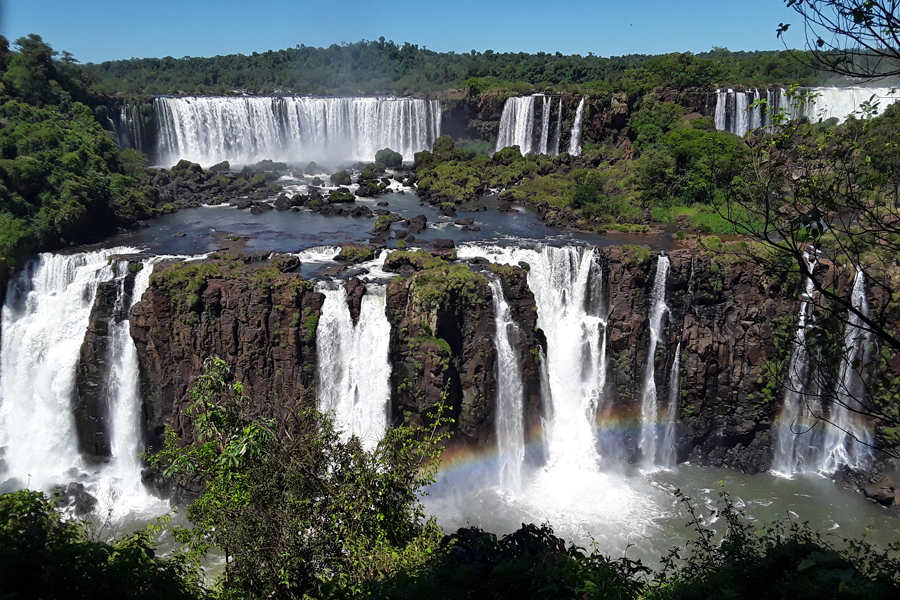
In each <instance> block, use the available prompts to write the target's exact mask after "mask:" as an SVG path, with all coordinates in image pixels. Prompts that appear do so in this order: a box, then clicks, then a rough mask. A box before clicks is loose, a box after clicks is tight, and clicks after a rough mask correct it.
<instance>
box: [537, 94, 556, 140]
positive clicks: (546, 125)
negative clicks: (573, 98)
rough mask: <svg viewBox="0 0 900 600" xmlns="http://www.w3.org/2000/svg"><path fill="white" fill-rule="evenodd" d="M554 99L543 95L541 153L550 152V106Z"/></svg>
mask: <svg viewBox="0 0 900 600" xmlns="http://www.w3.org/2000/svg"><path fill="white" fill-rule="evenodd" d="M552 104H553V100H552V99H551V98H548V97H547V96H543V97H542V101H541V145H540V147H539V148H538V153H539V154H550V148H549V143H550V108H551V106H552Z"/></svg>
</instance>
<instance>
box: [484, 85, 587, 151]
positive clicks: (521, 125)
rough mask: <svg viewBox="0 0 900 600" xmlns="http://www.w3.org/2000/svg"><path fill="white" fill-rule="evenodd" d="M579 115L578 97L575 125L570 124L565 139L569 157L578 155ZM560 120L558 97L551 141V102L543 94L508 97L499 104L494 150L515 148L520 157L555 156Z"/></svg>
mask: <svg viewBox="0 0 900 600" xmlns="http://www.w3.org/2000/svg"><path fill="white" fill-rule="evenodd" d="M537 98H541V116H540V130H538V129H537V128H536V121H537V118H536V117H537V115H536V110H537V108H536V107H537V103H536V102H535V99H537ZM583 116H584V98H581V100H580V101H579V103H578V109H577V110H576V113H575V122H574V123H573V124H572V131H571V137H570V138H569V154H575V155H577V154H580V153H581V138H582V131H583V124H582V118H583ZM562 118H563V101H562V98H560V100H559V109H558V110H557V113H556V133H555V135H554V138H553V140H552V142H551V141H550V127H551V125H552V121H553V99H552V98H551V97H548V96H544V95H543V94H535V95H533V96H518V97H514V98H509V99H508V100H507V101H506V103H505V104H504V105H503V113H502V114H501V116H500V131H499V133H498V135H497V144H496V147H495V148H494V151H495V152H496V151H498V150H502V149H503V148H508V147H510V146H518V147H519V150H520V151H521V152H522V155H523V156H524V155H526V154H552V155H556V154H559V152H560V146H561V145H562Z"/></svg>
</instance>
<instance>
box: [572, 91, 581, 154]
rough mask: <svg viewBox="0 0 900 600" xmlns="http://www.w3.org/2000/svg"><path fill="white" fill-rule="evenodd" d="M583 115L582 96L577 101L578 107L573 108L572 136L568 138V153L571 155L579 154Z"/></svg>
mask: <svg viewBox="0 0 900 600" xmlns="http://www.w3.org/2000/svg"><path fill="white" fill-rule="evenodd" d="M583 115H584V98H582V99H581V101H580V102H579V103H578V108H577V109H575V121H574V122H573V123H572V137H571V138H570V139H569V154H571V155H572V156H578V155H579V154H581V132H582V131H583V129H584V124H583V123H582V119H583Z"/></svg>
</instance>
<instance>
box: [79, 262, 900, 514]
mask: <svg viewBox="0 0 900 600" xmlns="http://www.w3.org/2000/svg"><path fill="white" fill-rule="evenodd" d="M438 254H439V253H438ZM667 256H668V259H669V261H670V264H671V267H670V271H669V275H668V285H667V297H666V304H667V306H668V311H667V314H666V317H665V318H664V321H663V334H662V338H661V341H660V343H659V345H658V348H657V352H656V355H655V357H654V360H655V381H656V385H657V397H658V398H659V402H660V403H661V404H662V403H667V402H668V399H669V397H670V393H671V390H670V381H671V380H672V366H673V363H674V362H675V359H676V352H679V353H680V369H679V372H678V374H677V381H678V382H679V387H680V389H679V390H678V397H679V415H678V433H677V442H676V446H677V447H676V452H677V459H678V461H679V462H683V461H690V462H691V463H693V464H698V465H710V466H724V467H731V468H737V469H741V470H743V471H745V472H750V473H754V472H759V471H763V470H766V469H768V468H769V465H770V462H771V458H772V447H773V441H774V440H773V430H772V425H773V422H774V419H775V418H776V417H777V412H778V410H779V407H780V404H781V400H782V395H783V392H782V390H781V389H780V388H779V387H778V386H777V385H775V384H774V383H772V381H773V379H772V377H771V374H772V373H775V374H780V375H783V374H784V369H785V368H786V363H787V358H788V357H789V355H790V351H791V346H792V340H793V336H794V328H795V327H796V323H795V321H796V314H797V312H798V309H799V302H800V298H799V293H798V289H797V284H796V282H793V283H789V282H787V281H783V280H781V279H780V278H779V277H777V276H772V275H770V274H767V273H765V272H763V270H762V269H761V267H759V266H758V265H756V264H754V263H752V262H742V261H738V260H736V259H735V258H734V257H733V256H729V255H721V254H713V253H707V252H705V251H701V250H698V249H683V250H675V251H673V252H671V253H670V254H668V255H667ZM595 260H596V261H597V262H598V264H599V266H600V267H601V269H602V273H603V276H602V285H600V286H597V287H596V290H595V293H598V294H600V297H599V301H598V302H597V303H596V305H597V306H599V307H600V310H601V312H602V313H603V314H606V313H608V327H607V334H606V335H607V343H608V346H607V352H608V365H609V368H608V372H607V379H606V389H605V390H604V391H605V396H604V397H605V398H606V402H605V404H604V406H603V407H602V411H603V413H602V414H600V415H599V418H598V423H599V424H600V425H599V428H600V433H601V435H600V437H599V439H600V442H599V443H600V444H601V446H602V447H601V452H602V454H603V455H604V456H614V457H615V456H618V457H619V458H621V459H624V460H634V459H635V458H636V456H637V439H636V438H637V435H638V433H637V432H639V430H640V427H639V415H640V403H641V388H642V383H643V379H644V374H645V372H646V369H647V361H648V356H647V354H648V340H649V333H648V327H649V314H650V301H651V300H650V298H651V291H652V287H653V282H654V278H655V274H656V268H657V265H658V257H657V256H655V255H653V254H651V253H649V252H648V251H647V250H646V249H640V248H634V247H630V248H628V247H626V248H615V247H612V248H605V249H601V250H598V251H597V253H596V254H595ZM245 262H246V261H243V260H241V259H240V258H235V257H224V258H223V257H215V256H214V257H212V258H210V259H207V260H205V261H198V262H194V263H161V264H159V265H157V267H156V271H155V273H154V275H153V277H152V279H151V284H150V287H149V289H148V290H147V292H146V293H145V294H144V296H143V298H142V300H141V301H140V302H139V303H138V304H136V305H135V307H134V308H133V310H132V313H131V334H132V337H133V339H134V341H135V343H136V345H137V350H138V356H139V362H140V368H141V375H142V381H141V384H142V389H143V394H144V400H145V407H144V417H145V422H146V428H147V433H148V441H149V442H150V444H151V445H153V446H156V445H158V444H159V436H160V434H161V433H162V432H163V429H164V426H165V425H169V426H172V427H174V428H175V429H176V430H180V431H182V433H186V434H188V435H190V432H189V431H186V430H185V427H184V422H183V420H182V417H181V411H182V410H183V409H184V408H185V407H186V406H187V405H188V403H189V399H188V398H187V390H188V389H189V387H190V385H191V383H192V382H193V381H194V380H195V378H196V377H197V375H198V374H199V373H200V371H201V368H202V363H203V360H204V359H205V358H207V357H209V356H211V355H218V356H220V357H222V358H224V359H225V360H226V361H227V362H228V363H229V364H231V365H232V367H233V368H234V370H235V376H236V378H237V379H238V380H240V381H243V382H244V384H245V392H246V394H247V395H249V396H250V397H252V398H254V399H256V400H257V402H259V403H260V404H259V410H260V411H261V412H262V413H264V414H267V415H272V416H279V415H287V414H290V412H291V411H293V410H294V409H295V408H296V407H298V406H309V405H313V404H314V403H315V386H316V372H317V363H316V360H317V357H316V327H317V323H318V319H319V315H320V312H321V308H322V304H323V301H324V296H323V295H322V294H320V293H317V292H315V291H314V288H313V284H312V283H311V282H309V281H307V280H304V279H303V278H302V277H301V276H300V275H298V274H296V273H294V272H292V271H296V270H297V269H296V267H297V262H296V259H295V258H293V257H281V258H276V259H274V260H271V261H268V262H261V263H260V262H257V263H252V264H249V263H248V264H245ZM820 266H821V269H822V277H824V278H827V277H829V273H830V271H829V267H828V266H827V265H825V262H824V261H820ZM385 268H386V269H388V270H391V269H393V270H396V271H398V272H400V273H402V275H401V276H399V277H397V278H395V279H393V280H392V281H391V282H390V283H389V284H388V287H387V292H386V293H387V299H386V311H387V318H388V321H389V322H390V325H391V332H390V336H391V337H390V350H389V360H390V363H391V365H392V381H391V386H392V411H391V412H392V415H391V418H392V421H393V423H394V424H396V425H400V424H403V423H428V422H429V420H430V419H432V418H433V410H432V409H433V407H434V406H435V404H436V403H438V402H440V401H443V402H444V403H445V404H446V405H447V406H448V407H449V410H450V413H451V414H450V416H452V417H453V419H454V423H453V424H452V425H450V426H449V429H450V430H451V431H453V432H454V436H453V439H454V442H453V443H455V444H461V445H465V446H470V447H471V446H491V445H493V444H495V443H496V440H495V433H494V431H495V427H494V405H495V400H496V386H497V362H496V361H497V356H496V351H495V347H494V339H495V334H496V322H495V317H494V306H493V297H492V291H491V286H490V281H491V280H496V281H499V282H500V284H501V286H502V289H503V292H504V296H505V298H506V300H507V302H508V304H509V306H510V310H511V314H512V317H513V319H514V320H515V322H516V324H517V326H518V332H519V333H518V334H517V335H518V338H519V339H517V340H516V342H517V345H516V347H517V349H518V352H519V354H520V360H521V364H522V365H523V374H524V389H525V418H526V431H529V432H530V433H532V434H533V433H537V432H538V431H539V429H540V427H541V416H542V415H543V414H544V412H545V410H546V407H544V406H542V403H541V384H540V374H539V371H540V366H539V357H540V355H541V349H542V348H544V349H545V350H546V342H545V341H544V337H543V333H542V332H541V331H540V330H539V329H538V328H537V318H538V314H537V309H536V305H535V299H534V296H533V294H532V292H531V290H530V289H529V286H528V274H527V272H526V270H524V268H520V267H508V266H499V265H491V264H488V263H487V262H486V261H483V260H480V259H475V260H472V261H470V262H468V263H464V262H458V261H453V260H449V256H447V253H446V252H445V253H444V257H443V258H441V257H434V256H431V255H429V254H427V253H424V252H397V253H395V254H393V255H391V259H389V261H388V264H386V266H385ZM345 285H346V287H347V290H348V295H347V298H348V304H349V307H350V311H351V315H353V318H354V319H358V315H359V306H360V302H361V299H362V297H363V296H364V294H366V293H367V291H366V288H365V286H364V285H362V284H361V282H359V281H358V280H355V279H351V280H350V281H348V282H346V283H345ZM115 295H116V294H115V290H112V289H110V290H107V289H106V288H101V290H100V291H99V292H98V294H97V301H96V304H95V307H94V312H93V314H92V318H91V325H90V329H89V332H88V335H87V337H86V338H85V342H84V346H83V348H82V364H83V366H82V367H80V369H79V378H78V386H79V392H80V394H81V400H80V402H79V408H78V411H77V414H78V415H79V416H78V424H79V436H80V437H81V441H82V449H83V451H84V452H85V453H86V454H89V455H91V456H94V457H95V458H98V459H102V458H104V457H107V456H108V455H109V447H108V441H107V440H106V439H105V430H104V425H103V422H104V414H103V412H104V410H105V405H103V404H102V399H103V398H104V395H103V393H102V390H101V389H100V387H101V384H100V383H99V382H101V381H102V378H101V377H100V376H99V372H100V371H102V369H103V364H104V357H105V356H106V354H105V352H106V343H107V336H106V332H107V330H108V323H109V322H110V321H111V319H114V318H118V317H115V315H114V312H115V302H114V298H115ZM871 300H872V303H873V306H876V307H877V305H878V304H879V303H880V302H882V300H883V299H881V300H880V299H879V298H876V297H873V298H871ZM592 303H593V301H592ZM679 348H680V350H679ZM611 422H617V423H621V422H624V423H628V424H630V426H628V427H624V428H617V431H616V432H611V431H612V430H611V429H610V431H609V432H607V433H608V434H609V435H604V433H603V428H604V423H611ZM623 432H624V433H623ZM891 472H892V471H891V468H890V466H889V465H887V466H886V465H883V464H882V465H879V466H876V468H875V470H874V471H873V473H874V475H873V474H867V475H866V476H865V477H862V478H860V477H858V476H857V477H856V478H855V479H853V478H848V480H852V482H853V483H854V484H855V485H857V486H858V487H861V488H862V487H866V486H870V487H872V486H875V487H877V488H878V490H876V491H877V494H880V495H879V498H880V497H881V496H884V495H885V494H886V493H887V492H885V489H887V490H888V491H889V492H890V493H894V492H893V491H891V490H893V488H892V487H890V485H888V484H883V485H882V483H879V482H885V481H886V482H888V483H890V482H891V481H893V479H891V477H893V475H891ZM882 473H883V474H882ZM876 484H877V485H876ZM879 486H880V487H879ZM875 487H873V490H874V489H875ZM873 494H875V492H874V491H873ZM898 496H900V493H898Z"/></svg>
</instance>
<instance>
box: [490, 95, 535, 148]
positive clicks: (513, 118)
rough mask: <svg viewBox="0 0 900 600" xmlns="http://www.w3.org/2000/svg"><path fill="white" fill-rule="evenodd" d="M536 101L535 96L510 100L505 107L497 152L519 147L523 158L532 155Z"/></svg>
mask: <svg viewBox="0 0 900 600" xmlns="http://www.w3.org/2000/svg"><path fill="white" fill-rule="evenodd" d="M534 99H535V96H519V97H516V98H509V99H508V100H507V101H506V103H505V104H504V105H503V113H502V114H501V115H500V132H499V133H498V134H497V147H496V148H495V152H496V151H498V150H502V149H503V148H508V147H510V146H518V147H519V150H520V151H521V152H522V156H525V155H526V154H531V152H532V146H533V144H534Z"/></svg>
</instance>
